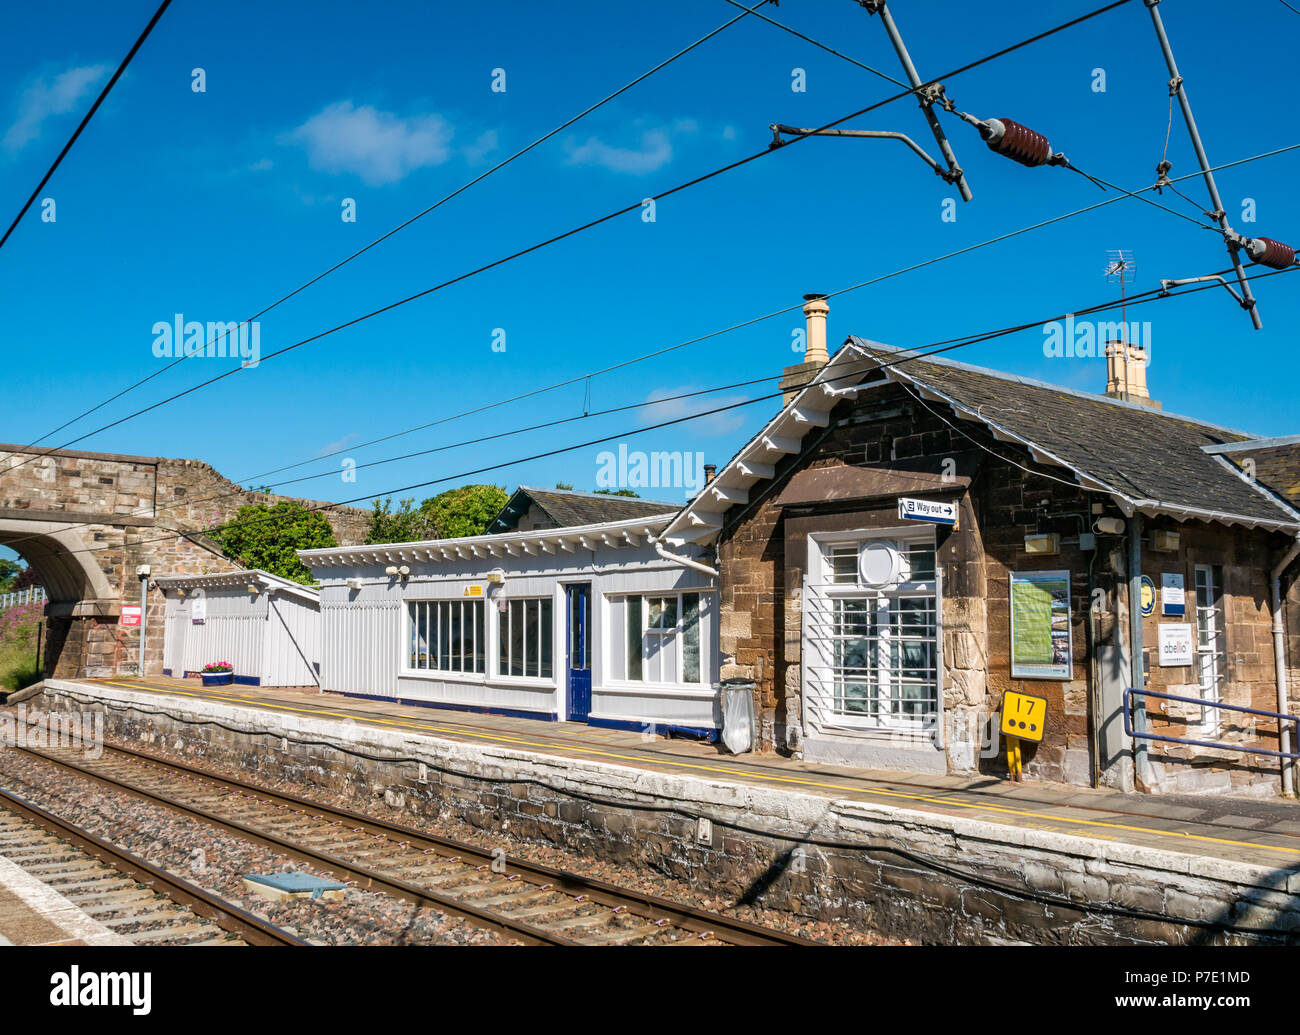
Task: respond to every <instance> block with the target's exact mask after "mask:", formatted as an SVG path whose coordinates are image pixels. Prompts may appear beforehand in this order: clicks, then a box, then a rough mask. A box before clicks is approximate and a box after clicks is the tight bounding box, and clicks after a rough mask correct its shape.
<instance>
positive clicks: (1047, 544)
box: [1025, 532, 1061, 556]
mask: <svg viewBox="0 0 1300 1035" xmlns="http://www.w3.org/2000/svg"><path fill="white" fill-rule="evenodd" d="M1060 552H1061V533H1060V532H1042V533H1039V534H1038V535H1027V536H1025V553H1032V554H1037V555H1039V556H1044V555H1050V554H1056V553H1060Z"/></svg>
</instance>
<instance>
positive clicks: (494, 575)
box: [487, 568, 506, 586]
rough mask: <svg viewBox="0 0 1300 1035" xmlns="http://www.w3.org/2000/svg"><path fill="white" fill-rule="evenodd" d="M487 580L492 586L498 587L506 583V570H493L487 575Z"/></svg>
mask: <svg viewBox="0 0 1300 1035" xmlns="http://www.w3.org/2000/svg"><path fill="white" fill-rule="evenodd" d="M487 580H488V582H490V583H491V584H492V585H494V586H500V585H502V584H503V583H504V582H505V581H506V570H505V569H504V568H493V569H492V570H491V571H490V572H488V573H487Z"/></svg>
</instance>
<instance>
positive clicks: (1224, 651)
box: [1192, 564, 1228, 733]
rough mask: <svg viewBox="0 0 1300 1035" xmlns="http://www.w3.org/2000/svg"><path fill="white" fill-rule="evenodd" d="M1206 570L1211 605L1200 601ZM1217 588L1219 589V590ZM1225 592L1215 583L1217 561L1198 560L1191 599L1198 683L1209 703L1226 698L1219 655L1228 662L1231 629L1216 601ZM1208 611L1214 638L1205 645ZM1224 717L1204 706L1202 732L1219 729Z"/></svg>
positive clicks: (1193, 576)
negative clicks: (1221, 620) (1203, 640)
mask: <svg viewBox="0 0 1300 1035" xmlns="http://www.w3.org/2000/svg"><path fill="white" fill-rule="evenodd" d="M1202 574H1204V576H1205V582H1206V586H1207V588H1208V589H1209V596H1210V600H1209V603H1208V605H1202V604H1201V586H1200V578H1199V577H1200V576H1201V575H1202ZM1216 590H1217V592H1216ZM1216 596H1218V597H1222V596H1223V587H1222V586H1216V585H1215V582H1214V565H1213V564H1197V565H1194V566H1193V568H1192V600H1193V602H1194V605H1193V606H1194V608H1195V614H1196V625H1195V630H1196V684H1197V687H1198V688H1199V690H1200V696H1201V699H1202V700H1203V701H1205V702H1206V704H1207V705H1208V704H1221V703H1222V701H1223V685H1222V681H1221V680H1220V678H1219V659H1220V657H1222V658H1223V659H1224V660H1225V662H1226V660H1227V656H1228V642H1227V635H1228V631H1227V629H1226V628H1225V627H1223V626H1226V625H1227V622H1226V618H1227V616H1226V614H1225V615H1224V618H1225V621H1224V623H1223V626H1221V625H1220V623H1219V609H1218V608H1217V607H1216V606H1215V604H1214V599H1215V597H1216ZM1207 612H1208V619H1209V621H1208V631H1209V633H1210V637H1211V642H1210V643H1209V644H1208V645H1203V644H1202V642H1201V640H1202V635H1201V634H1202V623H1203V622H1204V621H1205V620H1206V616H1207ZM1207 666H1208V668H1209V674H1210V680H1209V685H1208V686H1207V685H1206V668H1207ZM1221 719H1222V713H1221V712H1220V711H1219V709H1218V708H1208V707H1207V708H1203V709H1202V710H1201V725H1202V728H1203V732H1207V733H1218V731H1219V726H1220V723H1221Z"/></svg>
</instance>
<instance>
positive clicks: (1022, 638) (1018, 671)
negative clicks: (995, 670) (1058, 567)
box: [1011, 571, 1074, 679]
mask: <svg viewBox="0 0 1300 1035" xmlns="http://www.w3.org/2000/svg"><path fill="white" fill-rule="evenodd" d="M1071 653H1072V645H1071V641H1070V573H1069V572H1068V571H1020V572H1016V571H1013V572H1012V573H1011V675H1012V677H1014V678H1017V679H1070V678H1072V677H1073V674H1074V673H1073V666H1072V664H1071V660H1070V658H1071Z"/></svg>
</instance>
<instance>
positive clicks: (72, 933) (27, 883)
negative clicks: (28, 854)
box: [0, 855, 131, 945]
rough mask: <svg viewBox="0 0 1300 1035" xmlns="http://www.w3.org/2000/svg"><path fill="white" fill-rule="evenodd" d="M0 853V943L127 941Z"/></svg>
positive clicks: (58, 943)
mask: <svg viewBox="0 0 1300 1035" xmlns="http://www.w3.org/2000/svg"><path fill="white" fill-rule="evenodd" d="M130 944H131V943H130V941H129V940H127V939H126V938H123V937H122V936H121V935H118V934H115V933H114V932H113V931H112V930H111V929H109V928H108V927H105V926H104V925H103V924H101V923H100V922H99V921H98V920H95V919H93V918H92V917H90V916H89V915H87V914H86V913H84V912H83V911H82V910H81V909H79V908H78V907H77V906H76V905H74V904H73V903H71V902H69V901H68V900H67V899H66V898H64V897H63V896H62V895H61V894H59V892H58V891H57V890H55V889H54V888H52V887H50V886H49V885H48V884H44V883H42V882H41V881H40V880H38V879H37V878H36V877H34V876H32V875H31V874H30V873H28V872H27V871H26V870H24V869H22V868H21V867H19V866H17V865H16V864H15V863H13V862H12V861H11V860H9V859H6V858H5V857H4V856H3V855H0V945H130Z"/></svg>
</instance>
